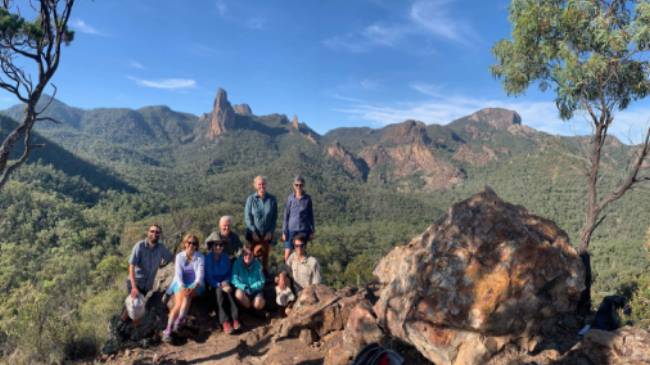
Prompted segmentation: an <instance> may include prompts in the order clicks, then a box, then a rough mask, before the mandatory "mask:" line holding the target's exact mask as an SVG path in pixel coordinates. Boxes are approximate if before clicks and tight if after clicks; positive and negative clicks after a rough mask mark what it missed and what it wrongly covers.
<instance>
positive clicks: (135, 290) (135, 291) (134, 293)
mask: <svg viewBox="0 0 650 365" xmlns="http://www.w3.org/2000/svg"><path fill="white" fill-rule="evenodd" d="M138 294H140V292H139V291H138V288H136V287H135V286H134V287H132V288H131V298H133V299H135V298H137V297H138Z"/></svg>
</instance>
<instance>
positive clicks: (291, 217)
mask: <svg viewBox="0 0 650 365" xmlns="http://www.w3.org/2000/svg"><path fill="white" fill-rule="evenodd" d="M315 231H316V227H315V225H314V210H313V208H312V203H311V197H310V196H309V194H307V193H306V192H305V179H303V177H302V176H300V175H298V176H296V177H295V178H294V179H293V194H291V195H289V197H288V198H287V205H286V206H285V208H284V220H283V221H282V241H284V262H287V260H288V259H289V255H290V254H291V251H292V250H293V238H294V237H295V235H297V234H299V233H301V234H303V235H304V236H305V241H304V244H305V245H306V244H307V241H309V240H312V239H314V233H315Z"/></svg>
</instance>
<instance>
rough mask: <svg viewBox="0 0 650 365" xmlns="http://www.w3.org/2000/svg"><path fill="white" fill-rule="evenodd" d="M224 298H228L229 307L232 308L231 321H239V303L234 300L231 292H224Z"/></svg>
mask: <svg viewBox="0 0 650 365" xmlns="http://www.w3.org/2000/svg"><path fill="white" fill-rule="evenodd" d="M223 294H224V296H225V297H226V298H228V306H229V307H230V319H232V320H233V321H236V320H238V319H239V308H237V303H235V299H233V297H232V294H231V293H229V292H223Z"/></svg>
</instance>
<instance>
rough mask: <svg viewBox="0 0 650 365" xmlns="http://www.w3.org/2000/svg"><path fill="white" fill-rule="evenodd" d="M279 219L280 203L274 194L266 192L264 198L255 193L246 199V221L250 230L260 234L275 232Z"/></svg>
mask: <svg viewBox="0 0 650 365" xmlns="http://www.w3.org/2000/svg"><path fill="white" fill-rule="evenodd" d="M277 221H278V203H277V201H276V200H275V197H274V196H273V195H271V194H269V193H266V194H264V199H262V198H260V197H259V196H258V195H257V193H253V194H251V195H250V196H249V197H248V199H246V206H245V207H244V223H245V224H246V229H247V230H248V231H249V232H251V233H257V234H259V235H265V234H267V233H269V232H271V233H273V231H275V225H276V223H277Z"/></svg>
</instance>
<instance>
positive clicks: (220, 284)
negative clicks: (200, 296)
mask: <svg viewBox="0 0 650 365" xmlns="http://www.w3.org/2000/svg"><path fill="white" fill-rule="evenodd" d="M225 245H226V242H224V241H223V240H222V239H220V238H219V239H216V240H213V241H208V250H209V251H210V253H209V254H208V255H207V256H206V257H205V283H206V286H207V292H208V295H213V296H214V298H215V299H216V301H217V302H216V303H217V308H216V312H217V313H218V315H219V324H221V327H222V328H223V331H224V332H225V333H227V334H231V333H232V331H233V329H234V330H238V329H239V328H240V325H239V320H238V319H239V313H238V311H237V304H235V300H234V299H233V297H232V295H233V291H234V290H233V288H232V286H230V280H231V274H232V270H231V269H232V266H231V264H230V257H229V256H228V254H227V253H226V252H225ZM224 297H225V298H226V300H227V301H228V305H227V307H228V309H229V312H230V318H231V319H232V326H231V325H230V321H229V320H228V315H227V314H226V308H225V307H226V304H225V303H224Z"/></svg>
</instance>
